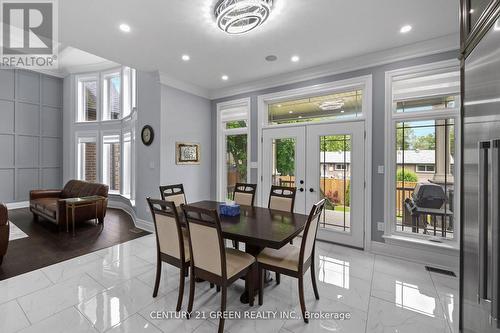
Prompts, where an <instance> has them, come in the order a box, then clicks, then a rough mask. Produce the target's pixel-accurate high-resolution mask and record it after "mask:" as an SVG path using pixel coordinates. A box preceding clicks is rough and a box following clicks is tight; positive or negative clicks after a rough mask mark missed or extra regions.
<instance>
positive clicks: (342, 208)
mask: <svg viewBox="0 0 500 333" xmlns="http://www.w3.org/2000/svg"><path fill="white" fill-rule="evenodd" d="M335 210H336V211H338V212H346V213H348V212H350V211H351V207H349V206H335Z"/></svg>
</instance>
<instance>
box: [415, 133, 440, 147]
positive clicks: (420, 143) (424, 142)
mask: <svg viewBox="0 0 500 333" xmlns="http://www.w3.org/2000/svg"><path fill="white" fill-rule="evenodd" d="M413 146H414V148H415V149H420V150H435V149H436V136H435V135H434V133H430V134H427V135H424V136H419V137H417V138H416V139H415V143H414V145H413Z"/></svg>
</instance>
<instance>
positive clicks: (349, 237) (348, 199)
mask: <svg viewBox="0 0 500 333" xmlns="http://www.w3.org/2000/svg"><path fill="white" fill-rule="evenodd" d="M364 154H365V140H364V123H363V122H351V123H343V124H322V125H309V126H308V127H307V173H306V179H307V196H306V208H308V209H311V207H312V206H313V205H314V204H315V203H317V202H318V201H319V200H321V199H326V207H325V211H324V213H323V214H322V216H321V220H320V225H319V229H318V236H317V237H318V239H321V240H326V241H330V242H335V243H339V244H345V245H349V246H354V247H359V248H363V247H364V223H365V218H364V217H365V213H364V206H365V200H364V183H365V181H364V180H365V167H364Z"/></svg>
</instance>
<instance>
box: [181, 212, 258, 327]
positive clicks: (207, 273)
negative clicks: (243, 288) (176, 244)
mask: <svg viewBox="0 0 500 333" xmlns="http://www.w3.org/2000/svg"><path fill="white" fill-rule="evenodd" d="M181 207H182V209H183V211H184V216H185V219H186V222H187V227H188V234H189V248H190V251H191V253H192V254H193V255H192V258H191V277H190V279H189V281H190V285H189V304H188V313H191V312H192V310H193V301H194V292H195V279H196V278H201V279H203V280H205V281H208V282H210V283H214V284H216V285H217V286H219V287H220V288H221V289H222V292H221V310H220V311H221V313H224V312H225V311H226V302H227V287H228V286H230V285H231V284H232V283H233V282H235V281H237V280H238V279H239V278H240V277H243V276H246V280H247V285H248V298H249V304H250V306H253V301H254V287H253V281H252V280H253V279H252V275H253V273H254V269H256V261H255V257H253V256H252V255H250V254H248V253H245V252H242V251H238V250H236V249H232V248H226V247H225V245H224V244H225V243H224V239H223V237H222V230H221V224H220V220H219V215H218V214H217V211H216V210H209V209H203V208H198V207H193V206H189V205H182V206H181ZM188 318H189V317H188ZM223 331H224V316H221V318H220V320H219V332H221V333H222V332H223Z"/></svg>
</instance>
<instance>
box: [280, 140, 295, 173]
mask: <svg viewBox="0 0 500 333" xmlns="http://www.w3.org/2000/svg"><path fill="white" fill-rule="evenodd" d="M276 169H277V170H276V171H277V172H278V173H279V174H280V175H282V176H294V175H295V141H294V140H293V139H277V140H276Z"/></svg>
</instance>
